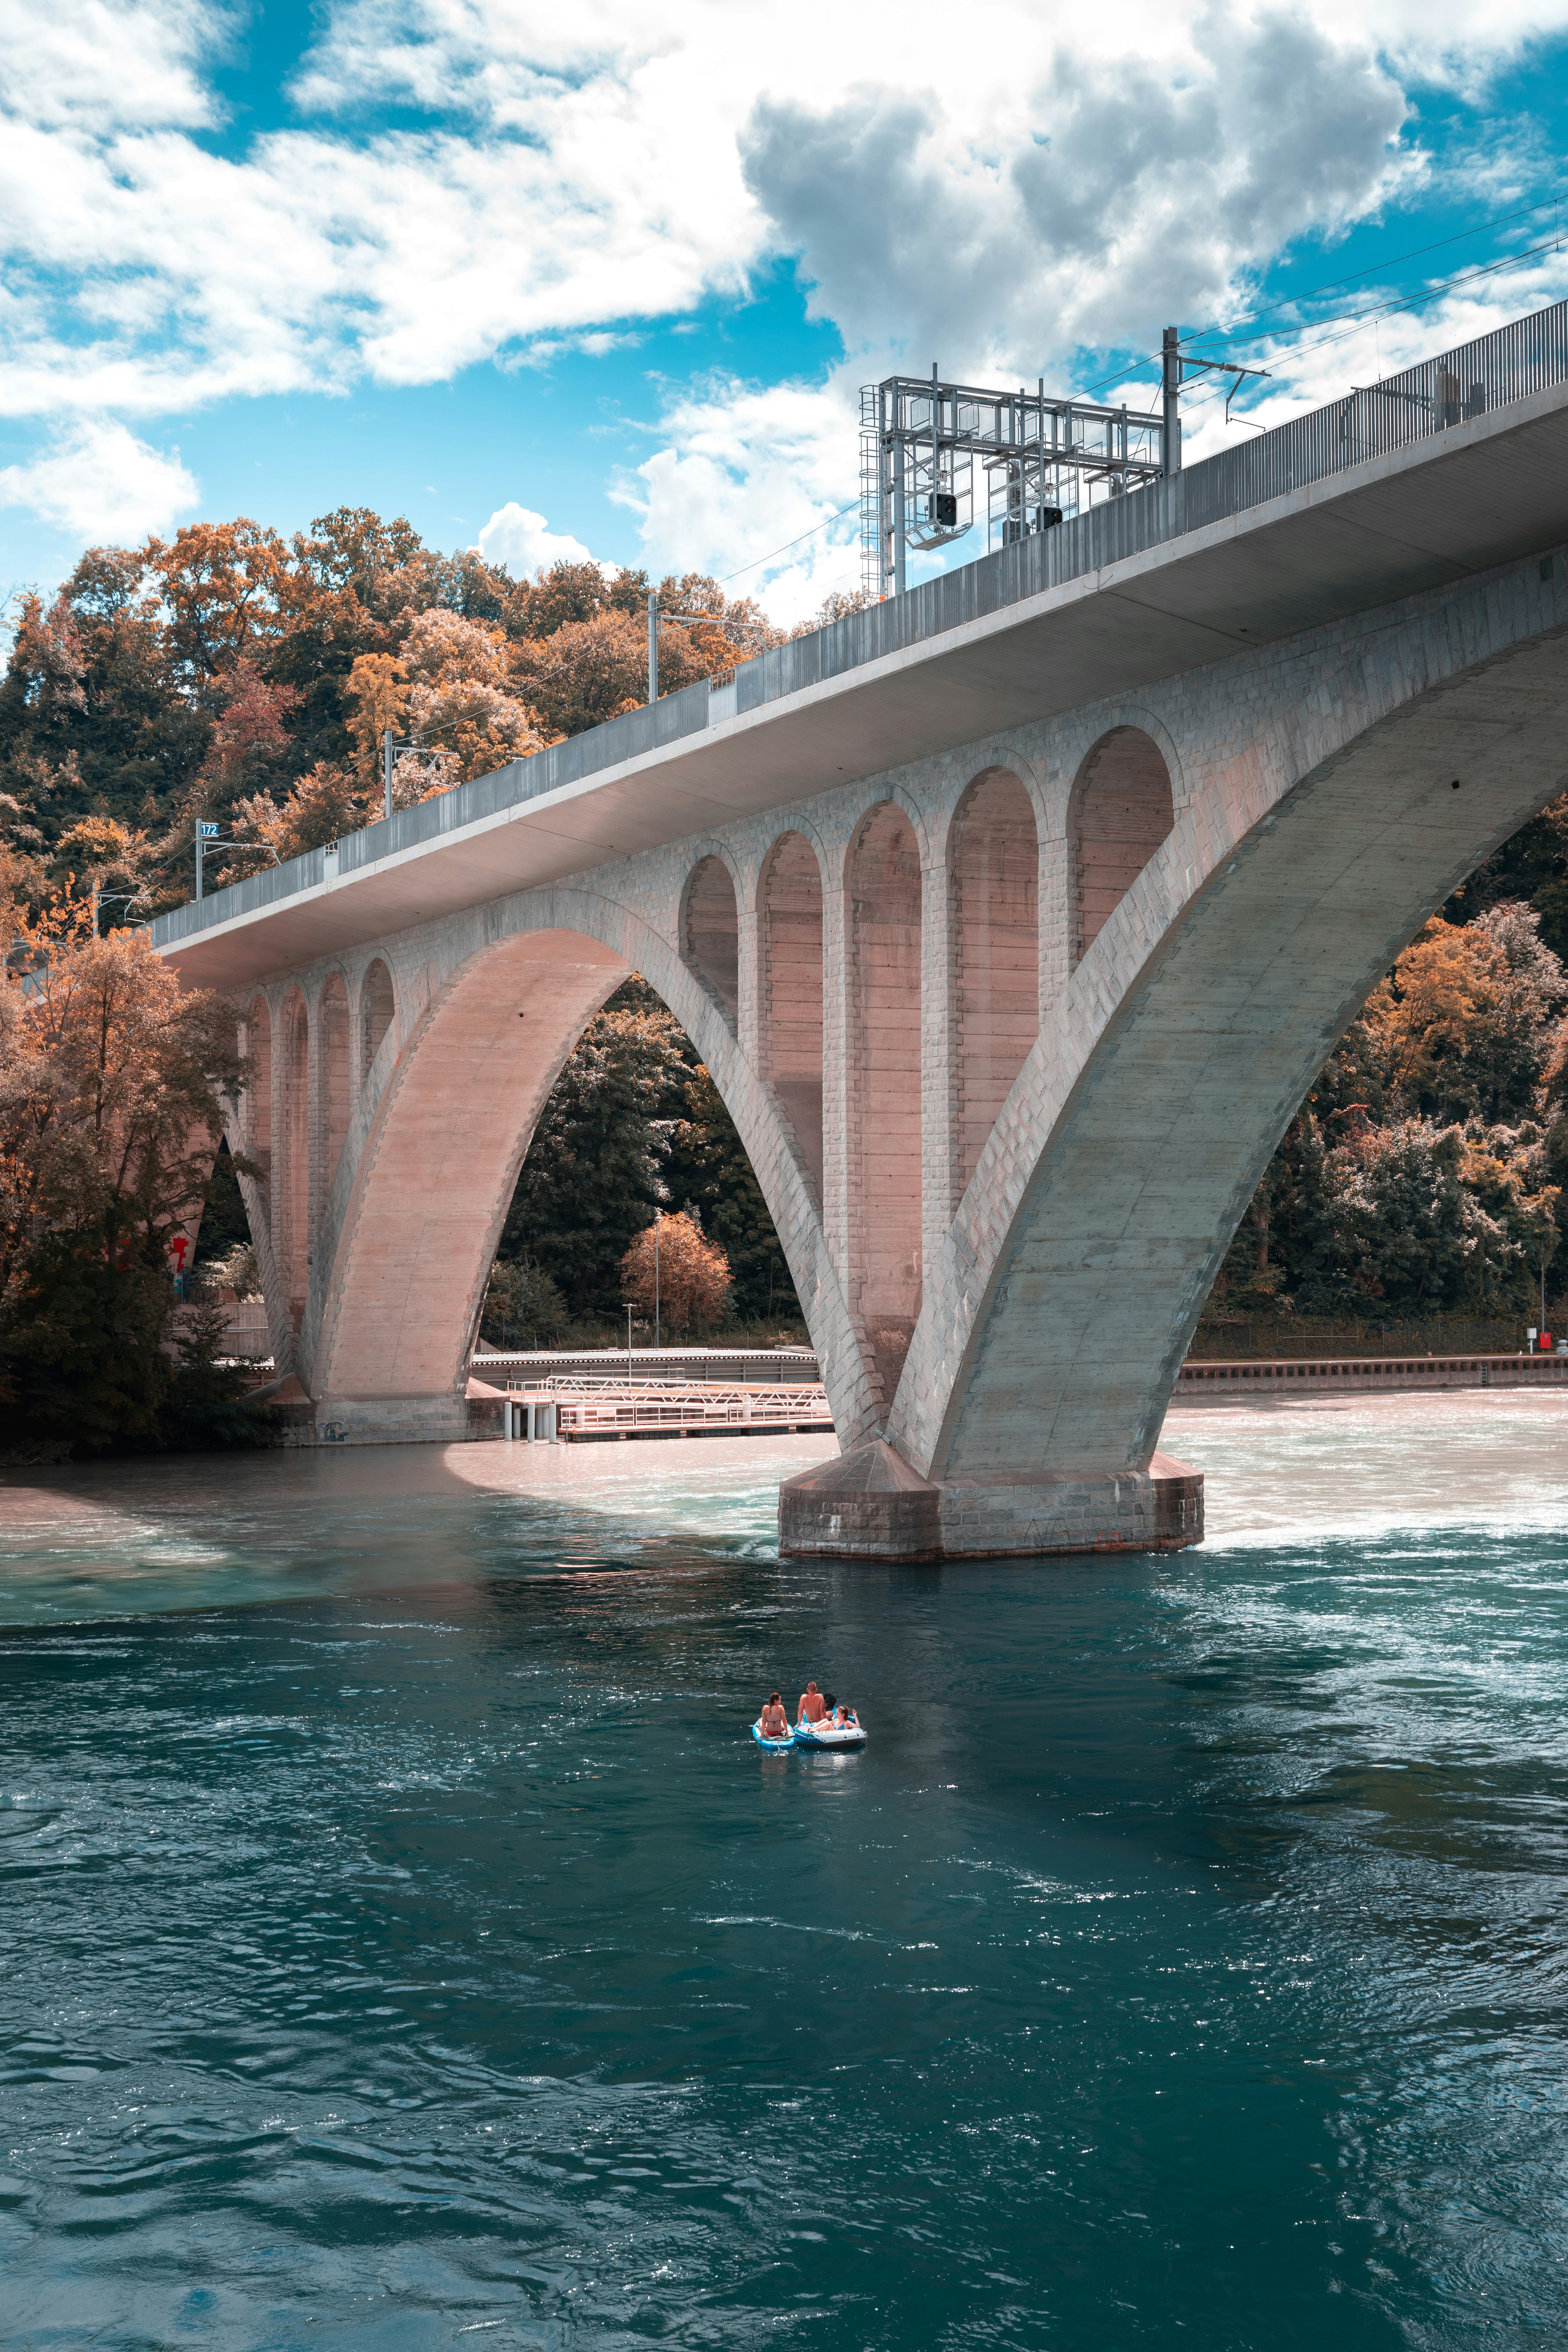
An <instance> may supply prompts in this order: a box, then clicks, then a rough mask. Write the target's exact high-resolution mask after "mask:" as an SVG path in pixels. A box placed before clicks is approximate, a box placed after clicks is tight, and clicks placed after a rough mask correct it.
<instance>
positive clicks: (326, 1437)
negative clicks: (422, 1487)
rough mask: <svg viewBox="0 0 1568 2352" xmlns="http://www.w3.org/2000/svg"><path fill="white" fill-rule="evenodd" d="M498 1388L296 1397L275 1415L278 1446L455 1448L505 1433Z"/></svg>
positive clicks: (474, 1384)
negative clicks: (423, 1393) (455, 1393)
mask: <svg viewBox="0 0 1568 2352" xmlns="http://www.w3.org/2000/svg"><path fill="white" fill-rule="evenodd" d="M505 1410H506V1400H505V1397H504V1395H503V1393H502V1391H500V1389H492V1388H490V1387H489V1386H488V1385H487V1384H486V1383H485V1382H484V1381H469V1382H468V1393H467V1394H466V1395H459V1396H436V1397H417V1396H413V1397H353V1396H326V1397H318V1398H317V1399H315V1400H314V1402H312V1401H311V1400H310V1398H309V1397H306V1396H304V1395H303V1392H302V1391H301V1392H300V1400H299V1402H295V1403H292V1404H290V1405H289V1406H288V1409H287V1410H286V1411H285V1412H283V1413H282V1415H281V1416H280V1418H281V1422H282V1426H281V1428H280V1429H279V1444H282V1445H291V1446H307V1445H461V1444H468V1443H469V1442H471V1441H473V1440H475V1439H479V1438H486V1437H502V1436H504V1435H505V1433H506V1424H505V1420H504V1414H505Z"/></svg>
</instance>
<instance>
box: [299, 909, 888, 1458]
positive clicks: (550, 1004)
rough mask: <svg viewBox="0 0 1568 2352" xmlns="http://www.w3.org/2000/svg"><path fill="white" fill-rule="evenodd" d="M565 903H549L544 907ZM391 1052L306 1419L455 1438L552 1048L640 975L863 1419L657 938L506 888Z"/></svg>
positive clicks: (826, 1263)
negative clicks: (755, 1189) (706, 1073)
mask: <svg viewBox="0 0 1568 2352" xmlns="http://www.w3.org/2000/svg"><path fill="white" fill-rule="evenodd" d="M563 902H567V903H563ZM511 911H512V916H513V920H514V927H513V928H510V929H495V930H491V931H489V933H488V935H484V936H477V937H476V938H475V939H474V940H472V941H471V943H470V948H469V952H468V953H467V954H465V955H463V956H461V957H460V959H458V961H456V962H455V964H454V967H453V969H452V970H451V971H450V972H449V974H448V976H447V978H446V980H445V982H444V983H443V984H442V985H441V986H440V987H439V988H438V989H437V992H435V994H434V996H433V998H432V1000H431V1002H430V1003H429V1004H428V1005H427V1007H426V1011H425V1013H424V1014H423V1016H422V1017H421V1019H420V1020H419V1021H418V1023H417V1024H416V1027H415V1029H414V1031H413V1033H412V1034H410V1036H409V1037H408V1038H407V1040H406V1041H405V1044H404V1046H403V1048H402V1050H401V1052H400V1054H399V1055H398V1059H397V1064H396V1066H395V1070H394V1071H393V1073H392V1075H391V1076H390V1078H389V1080H388V1083H387V1085H386V1087H385V1090H384V1094H383V1097H382V1099H381V1102H380V1104H379V1105H378V1107H377V1109H376V1112H375V1117H374V1122H373V1124H372V1126H371V1129H370V1132H369V1134H368V1136H367V1138H366V1140H365V1144H364V1148H363V1151H362V1152H361V1154H360V1159H359V1163H358V1167H357V1169H356V1171H355V1174H354V1181H353V1188H352V1191H351V1192H350V1196H349V1199H348V1201H347V1202H346V1203H345V1206H344V1210H343V1214H342V1222H341V1225H340V1228H339V1233H338V1238H337V1244H336V1248H335V1251H334V1254H333V1263H332V1265H331V1274H330V1277H329V1279H328V1281H327V1283H326V1286H325V1291H324V1297H323V1301H322V1312H321V1323H320V1331H319V1337H318V1339H317V1344H316V1348H315V1350H314V1357H313V1361H312V1363H311V1365H310V1390H311V1393H312V1396H313V1398H314V1400H315V1402H316V1407H317V1419H318V1423H321V1424H322V1425H323V1426H331V1425H333V1424H334V1423H338V1424H342V1423H353V1425H354V1426H355V1428H356V1430H358V1431H359V1432H360V1433H374V1430H375V1429H376V1428H377V1427H378V1426H379V1427H381V1428H383V1429H384V1430H385V1431H386V1433H389V1434H390V1433H401V1434H417V1433H420V1432H421V1431H422V1430H424V1431H426V1433H428V1434H430V1435H432V1436H436V1435H440V1434H443V1433H448V1430H449V1432H450V1433H457V1432H458V1423H460V1420H461V1413H462V1396H463V1390H464V1385H465V1381H466V1376H467V1370H468V1351H469V1349H470V1347H471V1345H472V1342H473V1338H474V1333H475V1330H476V1328H477V1324H478V1318H479V1309H480V1307H481V1304H482V1301H483V1294H484V1285H485V1282H486V1280H487V1278H488V1276H489V1267H490V1265H491V1262H492V1260H493V1257H494V1254H495V1249H496V1244H497V1242H498V1240H499V1238H500V1227H501V1224H502V1223H503V1221H504V1219H505V1215H506V1212H507V1208H508V1206H509V1204H510V1200H511V1196H512V1192H513V1189H514V1187H515V1185H516V1181H517V1177H518V1172H519V1170H520V1169H521V1164H522V1160H523V1158H524V1156H525V1154H526V1152H527V1150H528V1146H529V1143H530V1140H531V1138H532V1135H533V1131H534V1129H535V1127H536V1126H537V1124H538V1121H539V1118H540V1115H541V1113H542V1110H543V1108H544V1106H545V1104H546V1102H547V1101H548V1099H549V1097H550V1094H551V1090H552V1087H554V1085H555V1082H556V1080H557V1078H558V1077H559V1076H560V1075H561V1071H562V1069H563V1066H564V1064H565V1062H566V1059H567V1057H568V1055H570V1054H571V1052H572V1050H573V1048H574V1045H576V1043H577V1041H578V1039H579V1038H580V1037H581V1035H582V1034H583V1032H584V1029H585V1028H586V1027H587V1025H588V1024H589V1022H590V1021H591V1020H592V1019H593V1017H594V1015H595V1013H597V1012H598V1010H599V1008H600V1007H601V1005H603V1003H605V999H606V998H607V997H608V996H609V995H610V994H611V993H612V992H613V991H614V990H615V989H616V987H617V986H618V985H619V983H620V982H622V981H623V980H625V979H626V978H627V977H628V975H629V974H630V973H632V972H633V971H640V972H641V973H642V974H643V976H644V978H645V979H647V982H649V984H650V985H651V986H652V987H653V988H655V989H656V990H657V991H658V993H659V995H660V996H661V997H662V998H663V999H664V1001H665V1002H666V1003H668V1005H669V1007H670V1010H671V1011H672V1013H674V1014H675V1016H676V1018H677V1019H678V1020H679V1022H680V1023H681V1024H682V1026H683V1027H684V1028H685V1029H686V1031H687V1033H688V1034H689V1036H690V1037H691V1038H692V1041H693V1043H694V1044H695V1045H696V1046H697V1048H698V1051H699V1053H700V1055H702V1058H703V1060H704V1062H705V1063H706V1064H707V1066H708V1068H709V1070H710V1074H711V1076H712V1077H713V1081H714V1084H715V1086H716V1087H717V1088H718V1090H719V1093H720V1096H721V1099H722V1100H723V1101H724V1104H725V1107H726V1108H727V1109H728V1110H729V1112H730V1115H731V1118H733V1119H734V1121H735V1124H736V1128H737V1129H738V1130H739V1133H740V1135H741V1139H742V1143H743V1144H744V1146H745V1148H746V1150H747V1152H748V1154H749V1156H750V1158H751V1161H752V1168H753V1170H754V1171H755V1173H756V1176H757V1180H758V1182H759V1184H760V1185H761V1187H762V1190H763V1197H764V1199H765V1200H766V1201H767V1203H768V1207H769V1210H770V1213H772V1214H773V1219H774V1223H775V1224H776V1225H777V1227H778V1231H779V1238H780V1244H781V1246H782V1247H783V1249H784V1255H785V1258H786V1261H787V1263H788V1265H789V1268H790V1272H791V1275H792V1276H793V1278H794V1280H795V1286H796V1290H797V1292H798V1294H799V1296H800V1299H801V1303H802V1307H803V1308H804V1310H805V1316H806V1320H807V1324H808V1326H809V1328H811V1331H812V1336H813V1340H814V1343H815V1344H816V1348H817V1349H818V1353H819V1356H820V1358H821V1360H822V1365H823V1374H824V1379H825V1380H826V1382H827V1385H828V1392H829V1397H830V1401H831V1402H832V1403H833V1406H834V1411H835V1413H836V1416H837V1418H838V1421H839V1426H840V1427H841V1428H842V1429H845V1430H846V1431H847V1433H849V1434H850V1435H851V1436H854V1435H858V1434H861V1433H863V1432H864V1431H865V1430H866V1429H867V1428H868V1427H869V1426H870V1425H871V1418H872V1399H871V1394H870V1389H869V1383H868V1378H867V1373H866V1368H865V1366H864V1365H863V1363H862V1362H861V1360H860V1355H859V1350H858V1347H857V1345H856V1341H855V1338H854V1334H853V1332H852V1330H851V1328H850V1326H849V1323H848V1320H847V1316H846V1314H845V1311H844V1305H843V1300H842V1296H841V1294H840V1291H839V1287H838V1283H837V1276H836V1274H835V1273H834V1270H833V1267H832V1265H831V1261H830V1259H829V1257H828V1254H827V1251H826V1244H825V1241H824V1238H823V1234H822V1228H821V1223H820V1219H819V1216H818V1214H817V1213H816V1204H815V1202H813V1200H812V1198H811V1193H810V1189H809V1186H808V1184H807V1183H806V1181H805V1179H804V1175H803V1171H801V1169H800V1166H799V1162H798V1157H797V1155H796V1154H795V1152H794V1151H793V1150H792V1149H791V1147H790V1142H789V1139H788V1137H787V1135H786V1133H785V1131H784V1128H783V1126H782V1123H781V1122H780V1120H779V1118H778V1117H777V1114H776V1112H775V1111H774V1110H773V1107H772V1105H771V1103H770V1102H769V1101H768V1099H767V1097H766V1095H765V1091H764V1089H763V1088H762V1087H760V1086H758V1085H757V1084H756V1083H755V1082H754V1080H752V1078H751V1076H749V1074H748V1073H747V1072H746V1070H745V1068H744V1066H743V1063H742V1059H741V1056H740V1054H739V1051H738V1048H737V1046H736V1043H735V1040H734V1037H733V1034H732V1033H731V1030H730V1027H729V1024H728V1021H727V1019H726V1017H725V1013H724V1011H723V1009H722V1008H721V1006H720V1005H718V1004H717V1003H715V1002H714V1000H713V998H712V996H711V994H710V991H709V989H708V988H707V987H705V986H704V985H703V983H702V982H701V980H700V978H698V977H697V976H695V975H693V973H692V972H691V971H690V970H689V968H688V966H687V964H686V962H685V961H684V959H683V957H682V956H681V955H680V953H679V948H678V946H677V945H676V944H675V943H672V942H668V941H666V940H662V939H660V938H659V937H658V935H657V934H655V933H654V932H652V931H651V930H649V929H647V928H646V927H645V926H644V925H643V924H641V923H640V922H638V921H637V919H635V918H634V917H632V916H630V915H629V914H628V913H627V911H626V909H625V908H617V907H615V906H613V905H610V904H608V903H606V902H605V901H602V900H598V899H596V898H595V897H594V896H593V894H591V893H583V892H568V893H557V894H552V903H550V904H549V905H546V906H543V907H542V906H541V905H540V904H539V903H538V901H537V900H534V901H530V902H523V901H514V902H512V909H511Z"/></svg>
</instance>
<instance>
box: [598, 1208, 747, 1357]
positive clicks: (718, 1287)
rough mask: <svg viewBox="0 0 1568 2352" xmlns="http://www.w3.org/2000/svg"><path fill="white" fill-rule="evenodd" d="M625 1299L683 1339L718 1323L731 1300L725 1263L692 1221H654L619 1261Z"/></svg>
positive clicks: (677, 1218)
mask: <svg viewBox="0 0 1568 2352" xmlns="http://www.w3.org/2000/svg"><path fill="white" fill-rule="evenodd" d="M621 1284H622V1287H623V1289H624V1292H625V1295H626V1297H627V1298H628V1299H630V1300H632V1301H633V1302H634V1303H635V1304H636V1305H637V1306H638V1307H641V1309H642V1312H643V1316H644V1318H645V1319H646V1320H647V1321H648V1322H652V1321H653V1320H654V1318H655V1311H656V1308H657V1311H658V1319H659V1321H660V1322H661V1323H662V1324H663V1326H664V1328H666V1329H668V1330H670V1331H675V1332H679V1334H680V1336H681V1337H682V1338H683V1339H684V1338H685V1337H686V1335H687V1334H688V1333H689V1331H690V1330H691V1329H692V1328H693V1326H695V1327H696V1328H698V1329H699V1330H700V1329H701V1328H703V1326H704V1325H707V1326H711V1325H713V1324H715V1323H718V1322H721V1321H722V1319H723V1316H724V1312H725V1309H726V1307H728V1305H729V1301H730V1261H729V1259H728V1258H727V1257H726V1256H725V1255H724V1253H723V1251H722V1250H721V1249H720V1248H719V1247H717V1245H716V1244H714V1243H712V1242H710V1241H709V1240H708V1239H707V1238H706V1236H705V1235H704V1234H703V1231H702V1228H701V1226H700V1224H699V1223H698V1222H697V1220H696V1218H695V1217H690V1216H687V1215H685V1214H683V1213H678V1214H676V1215H675V1216H670V1217H664V1216H661V1217H659V1218H658V1220H657V1222H656V1223H654V1224H652V1225H648V1226H646V1227H645V1228H644V1230H643V1231H642V1232H641V1233H640V1234H638V1235H637V1239H636V1241H634V1242H633V1244H632V1245H631V1247H630V1249H629V1250H627V1252H626V1255H625V1257H624V1258H623V1259H622V1260H621Z"/></svg>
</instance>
